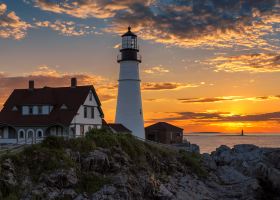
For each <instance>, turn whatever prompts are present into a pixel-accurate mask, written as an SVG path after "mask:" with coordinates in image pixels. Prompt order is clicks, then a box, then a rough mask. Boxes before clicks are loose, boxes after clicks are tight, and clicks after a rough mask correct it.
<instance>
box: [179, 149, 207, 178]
mask: <svg viewBox="0 0 280 200" xmlns="http://www.w3.org/2000/svg"><path fill="white" fill-rule="evenodd" d="M179 154H180V157H179V159H180V161H181V162H182V164H184V165H185V166H188V167H189V168H190V169H191V170H192V171H193V172H194V173H196V174H197V175H198V176H199V177H202V178H205V177H206V176H207V174H208V173H207V171H206V170H205V169H203V168H202V166H201V158H200V155H199V154H196V153H190V152H186V151H179Z"/></svg>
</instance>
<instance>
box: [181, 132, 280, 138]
mask: <svg viewBox="0 0 280 200" xmlns="http://www.w3.org/2000/svg"><path fill="white" fill-rule="evenodd" d="M279 135H280V133H252V132H251V133H244V135H241V133H223V132H192V133H184V136H240V137H244V136H279Z"/></svg>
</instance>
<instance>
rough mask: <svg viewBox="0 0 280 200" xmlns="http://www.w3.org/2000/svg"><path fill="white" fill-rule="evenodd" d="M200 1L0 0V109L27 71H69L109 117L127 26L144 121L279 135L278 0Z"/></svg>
mask: <svg viewBox="0 0 280 200" xmlns="http://www.w3.org/2000/svg"><path fill="white" fill-rule="evenodd" d="M58 2H60V3H58ZM207 2H208V3H204V1H203V0H198V1H196V0H193V1H191V0H190V1H175V0H126V1H117V0H113V1H105V0H99V1H94V0H89V1H79V0H67V1H58V0H18V1H9V0H0V108H2V105H3V103H4V102H5V101H6V98H7V97H8V96H9V95H10V93H11V92H12V90H13V89H15V88H26V87H27V84H28V80H30V79H34V80H35V87H43V86H46V85H47V86H68V85H69V84H70V78H71V77H73V76H75V77H77V79H78V84H80V85H83V84H93V85H94V87H95V89H96V90H97V92H98V95H99V97H100V99H101V102H102V108H103V110H104V113H105V119H106V121H108V122H113V121H114V117H115V110H116V99H117V85H118V72H119V65H118V63H117V54H118V48H119V47H120V40H121V39H120V34H121V33H124V32H125V31H126V30H127V26H128V25H131V26H132V28H133V31H134V32H136V33H137V34H138V36H139V38H140V41H139V43H140V54H141V55H142V57H143V62H142V63H141V66H140V69H141V71H140V75H141V79H142V86H141V88H142V99H143V110H144V119H145V125H150V124H152V123H154V122H158V121H166V122H170V123H173V124H175V125H178V126H181V127H183V128H184V132H185V133H190V132H227V133H240V132H241V130H242V129H244V131H245V132H252V133H265V132H266V133H279V132H280V54H279V52H280V51H279V50H280V5H279V1H277V0H270V1H266V0H260V1H249V0H245V1H241V0H234V1H225V0H222V1H214V0H210V1H207ZM229 2H230V3H229ZM163 16H164V20H163Z"/></svg>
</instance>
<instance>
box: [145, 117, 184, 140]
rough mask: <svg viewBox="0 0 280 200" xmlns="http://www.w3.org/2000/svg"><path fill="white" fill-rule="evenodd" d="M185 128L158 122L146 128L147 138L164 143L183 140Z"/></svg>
mask: <svg viewBox="0 0 280 200" xmlns="http://www.w3.org/2000/svg"><path fill="white" fill-rule="evenodd" d="M183 131H184V129H182V128H179V127H177V126H174V125H172V124H168V123H166V122H158V123H156V124H153V125H150V126H148V127H146V128H145V137H146V140H151V141H155V142H159V143H164V144H175V143H182V142H183Z"/></svg>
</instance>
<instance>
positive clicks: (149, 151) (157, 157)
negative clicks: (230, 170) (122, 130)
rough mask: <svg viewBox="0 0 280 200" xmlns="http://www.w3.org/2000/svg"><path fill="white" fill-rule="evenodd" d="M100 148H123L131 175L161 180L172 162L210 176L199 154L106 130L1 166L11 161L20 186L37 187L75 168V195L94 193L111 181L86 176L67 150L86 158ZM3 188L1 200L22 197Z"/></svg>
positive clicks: (54, 142) (30, 151)
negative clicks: (25, 182) (42, 180)
mask: <svg viewBox="0 0 280 200" xmlns="http://www.w3.org/2000/svg"><path fill="white" fill-rule="evenodd" d="M98 147H102V148H107V149H112V148H114V147H119V148H121V149H122V150H123V151H124V152H125V153H126V154H128V155H129V157H130V158H131V160H132V162H133V163H134V164H133V165H132V166H133V167H131V168H130V171H131V172H132V173H137V172H138V171H139V169H140V168H142V169H145V170H147V171H150V172H151V173H158V176H162V177H165V176H166V177H167V175H168V174H172V171H169V170H167V171H166V168H164V167H163V168H162V166H163V165H162V163H167V165H168V163H169V161H170V162H171V163H172V160H174V159H177V160H178V161H177V163H178V164H179V165H182V166H185V167H186V168H187V169H190V170H191V171H192V172H194V173H196V174H197V175H198V176H199V177H202V178H204V177H206V176H207V172H206V171H205V170H204V169H203V168H202V167H201V158H200V155H198V154H192V153H187V152H185V151H179V152H178V151H175V150H174V149H172V148H167V147H164V146H161V145H157V144H149V143H145V142H143V141H140V140H138V139H136V138H135V137H133V136H132V135H129V134H112V133H111V132H109V131H107V130H91V131H90V132H89V133H88V134H87V136H86V137H84V138H77V139H65V138H61V137H48V138H46V139H45V140H44V141H43V142H42V143H41V144H36V145H32V146H30V147H28V148H25V149H24V150H23V151H21V152H18V153H16V154H8V155H5V156H2V157H1V158H0V162H2V161H3V160H4V159H6V158H10V159H11V160H12V162H13V164H14V166H15V171H16V178H17V181H18V182H21V181H22V177H24V176H30V177H31V178H32V182H33V183H34V184H36V183H37V182H38V181H39V178H40V176H41V175H42V174H48V173H51V172H53V171H54V170H57V169H69V168H74V169H76V172H77V174H78V176H79V177H78V178H79V181H78V184H77V186H76V188H75V189H76V191H79V192H83V191H84V192H89V193H93V192H95V191H98V190H99V189H100V188H101V187H102V186H103V185H105V184H108V183H109V182H110V180H109V178H107V177H106V176H101V175H96V174H95V175H93V174H91V173H87V174H85V173H84V172H83V171H82V170H81V167H80V164H79V163H77V162H76V161H73V160H72V159H71V158H70V156H69V154H68V153H67V151H66V149H70V150H71V151H74V152H79V153H80V154H81V156H83V155H86V154H87V153H88V152H90V151H93V150H95V149H96V148H98ZM0 176H1V169H0ZM0 186H1V187H0V199H5V200H12V199H18V198H17V197H18V194H19V193H20V190H18V188H7V187H6V186H3V185H1V181H0Z"/></svg>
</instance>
